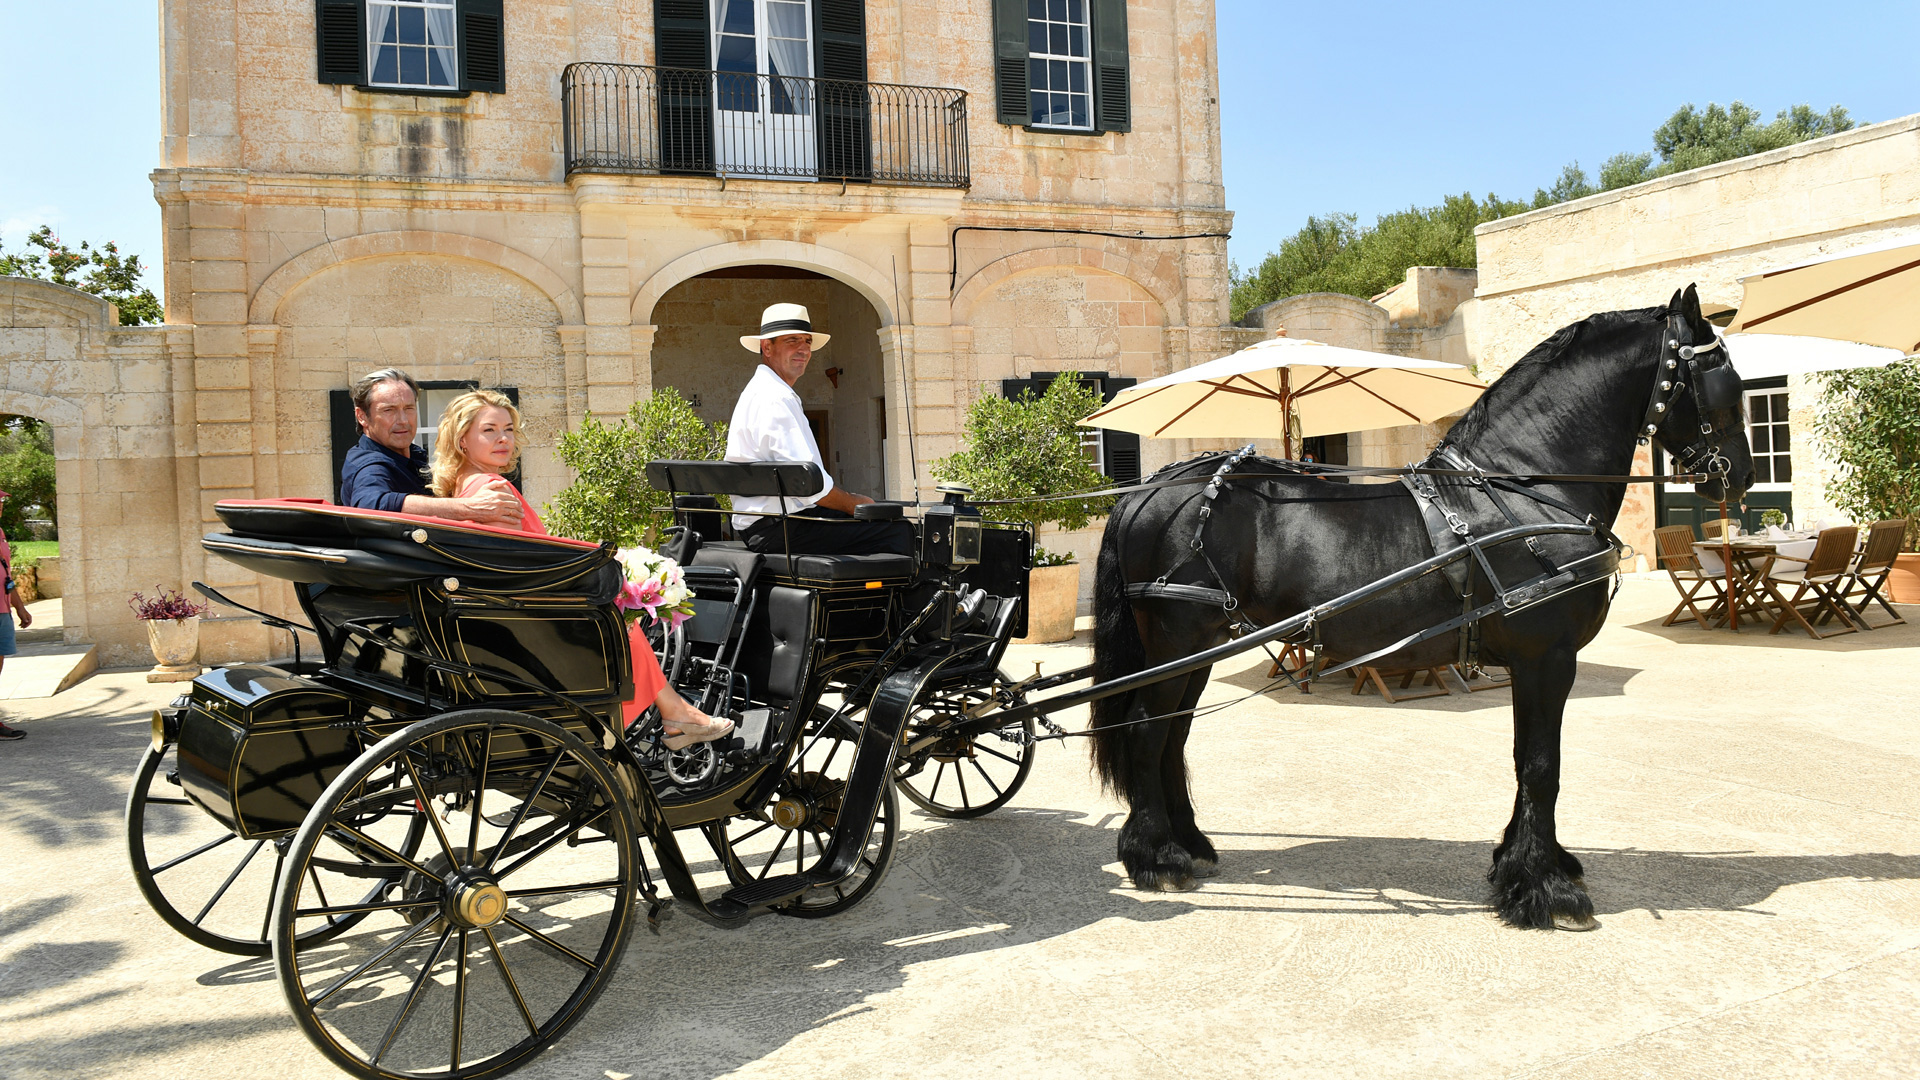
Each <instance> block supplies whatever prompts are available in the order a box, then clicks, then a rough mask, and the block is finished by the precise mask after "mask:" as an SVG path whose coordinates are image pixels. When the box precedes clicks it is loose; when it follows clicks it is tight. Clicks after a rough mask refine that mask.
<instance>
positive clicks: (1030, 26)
mask: <svg viewBox="0 0 1920 1080" xmlns="http://www.w3.org/2000/svg"><path fill="white" fill-rule="evenodd" d="M1035 2H1036V3H1037V2H1038V0H1035ZM1027 51H1028V52H1037V53H1043V52H1046V51H1047V24H1046V23H1044V22H1038V21H1029V22H1028V23H1027Z"/></svg>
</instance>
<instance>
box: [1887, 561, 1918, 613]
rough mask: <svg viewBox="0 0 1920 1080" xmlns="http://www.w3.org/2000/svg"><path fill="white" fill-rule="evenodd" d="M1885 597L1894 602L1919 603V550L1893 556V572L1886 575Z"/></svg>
mask: <svg viewBox="0 0 1920 1080" xmlns="http://www.w3.org/2000/svg"><path fill="white" fill-rule="evenodd" d="M1887 599H1889V600H1891V601H1893V602H1894V603H1896V604H1920V551H1908V552H1903V553H1901V554H1899V555H1895V556H1894V557H1893V572H1892V573H1890V574H1888V575H1887Z"/></svg>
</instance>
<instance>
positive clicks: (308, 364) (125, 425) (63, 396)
mask: <svg viewBox="0 0 1920 1080" xmlns="http://www.w3.org/2000/svg"><path fill="white" fill-rule="evenodd" d="M160 19H161V35H160V40H161V49H162V65H161V71H162V91H163V102H164V111H163V134H162V139H161V143H160V161H159V167H158V168H157V169H156V170H155V171H154V173H153V184H154V193H155V197H156V198H157V200H158V201H159V204H160V212H161V214H162V215H163V218H164V222H165V230H166V231H165V258H164V272H165V284H166V305H167V306H166V325H165V326H163V327H159V328H144V329H120V328H117V327H115V326H114V325H113V319H112V316H111V314H110V312H108V311H107V310H106V309H105V308H104V305H100V304H99V303H98V302H97V301H95V302H92V303H91V305H90V304H89V303H88V302H87V301H86V300H85V299H82V298H78V297H75V296H69V295H67V294H66V292H65V291H60V290H56V291H49V290H50V289H52V287H50V286H39V285H33V284H31V283H17V282H11V283H9V285H8V288H9V289H10V290H11V292H10V293H9V294H8V299H9V301H10V306H9V307H8V308H6V309H5V322H4V323H0V343H4V344H3V346H0V347H3V348H4V352H3V353H0V360H3V361H4V363H5V368H6V370H5V372H4V387H5V391H4V394H0V410H3V411H9V412H19V413H28V414H32V415H35V416H40V417H42V418H44V419H47V420H49V421H51V422H52V423H53V425H54V429H55V433H56V434H55V438H56V443H57V445H58V447H59V455H60V459H61V460H60V466H59V468H60V485H61V490H62V498H61V502H60V515H61V521H60V526H61V534H62V538H63V539H62V543H63V549H62V550H63V559H62V561H63V563H64V564H65V566H64V573H65V575H66V578H67V580H68V586H67V588H68V595H69V601H68V612H69V614H68V616H67V619H68V635H69V637H70V638H71V639H73V640H90V641H94V642H97V643H99V645H100V646H101V649H102V654H103V660H104V661H105V662H108V663H114V662H120V663H125V662H133V661H137V660H138V659H140V657H141V656H142V655H143V654H144V644H143V641H144V639H143V637H142V635H141V633H140V630H139V627H138V625H137V624H135V623H133V622H132V621H131V620H130V619H129V618H128V613H127V610H126V608H125V605H124V598H125V596H126V594H127V593H128V592H129V591H130V590H131V589H133V588H136V587H150V586H151V584H152V583H153V582H154V581H156V580H157V581H161V582H164V583H166V584H169V585H175V584H178V583H183V582H186V581H191V580H196V579H198V580H205V581H208V582H210V583H212V584H214V585H216V586H218V587H220V588H222V589H225V590H227V591H229V592H230V593H231V594H232V595H233V596H235V598H237V599H240V600H242V601H246V602H250V603H259V604H262V605H264V606H266V607H268V608H284V607H286V606H288V605H289V603H290V597H289V595H288V594H287V593H286V592H285V591H284V590H283V589H282V588H281V587H280V586H279V584H278V583H276V582H270V581H269V582H261V581H258V580H256V579H254V578H253V577H252V576H251V575H248V574H245V573H243V572H240V571H239V570H238V569H237V568H235V567H233V566H231V565H228V564H225V563H223V562H221V561H219V560H212V559H208V558H205V557H204V556H203V554H202V552H201V549H200V546H199V543H198V539H199V536H200V535H201V534H202V533H204V532H206V531H209V530H212V529H215V528H217V527H218V525H217V519H216V517H215V515H214V513H213V509H212V508H213V504H214V503H215V502H216V501H217V500H220V499H229V498H263V497H275V496H326V495H330V493H331V492H332V490H333V483H334V476H333V474H334V470H335V464H336V462H337V461H338V458H339V456H340V455H341V454H342V453H344V449H345V444H346V443H347V442H350V441H351V438H352V430H351V425H350V422H347V423H343V422H342V417H341V414H340V412H339V410H340V408H341V404H340V403H341V400H342V397H343V394H342V392H343V391H344V390H345V388H346V387H347V386H348V384H349V383H350V381H351V380H352V379H353V378H354V377H356V376H357V375H360V374H362V373H364V372H366V371H369V370H372V369H375V368H378V367H383V366H387V365H400V366H403V367H405V368H408V369H409V370H411V371H412V372H413V373H414V374H415V375H416V376H418V377H419V378H421V379H422V380H425V381H426V382H427V383H428V384H429V393H428V395H427V397H428V400H427V402H426V404H427V406H428V408H427V413H428V415H427V417H426V418H425V423H426V424H428V425H430V424H431V423H432V421H433V419H434V416H433V413H434V410H435V409H436V408H437V404H438V403H439V402H441V401H444V400H445V399H446V397H447V396H450V395H451V394H453V393H455V392H457V391H458V389H459V388H460V387H462V386H465V385H470V384H474V383H478V384H481V385H487V386H498V387H507V388H511V389H512V390H513V392H514V393H516V394H517V396H518V400H519V403H520V406H521V408H522V410H523V411H524V413H525V418H526V423H525V436H526V439H527V441H528V443H529V447H528V453H527V455H526V462H525V466H524V476H525V484H526V488H527V494H528V496H529V498H530V499H532V501H533V502H535V503H536V504H538V503H540V502H542V501H544V500H545V499H548V498H550V497H551V496H552V495H553V494H554V493H555V491H557V490H558V489H559V488H560V487H561V486H563V485H564V484H566V483H567V482H568V481H569V480H570V477H569V476H568V475H567V474H566V470H565V469H564V467H563V466H562V465H561V464H560V463H559V462H558V461H557V460H556V458H555V457H554V454H553V446H554V442H555V438H556V436H557V435H558V434H559V433H560V432H561V431H563V430H565V429H567V428H568V427H570V426H572V425H575V424H578V423H579V422H580V421H581V420H582V418H584V417H587V416H597V417H606V418H612V417H617V416H620V415H622V414H624V413H625V411H626V409H627V408H628V406H629V405H630V404H632V403H633V402H634V401H636V400H638V399H641V398H644V397H645V396H646V395H648V394H649V393H651V392H652V391H653V389H654V388H656V387H661V386H669V385H670V386H674V387H676V388H679V389H680V390H681V391H682V392H683V393H685V394H686V395H687V396H688V397H689V398H691V399H693V400H694V401H695V402H696V407H697V409H698V410H699V411H700V412H701V413H702V415H704V416H706V417H707V418H709V419H725V418H726V417H727V415H728V414H729V413H730V411H731V408H732V403H733V399H734V395H735V394H736V393H737V391H738V389H739V388H740V387H741V386H743V385H744V384H745V382H746V380H747V378H748V377H749V375H750V374H751V371H752V364H753V358H752V356H751V355H750V354H748V353H746V352H745V351H744V350H742V349H741V348H740V346H739V345H738V343H737V342H736V341H735V338H736V337H737V336H738V335H739V334H741V333H743V332H746V331H747V330H750V329H754V328H755V327H756V326H757V320H758V315H759V312H760V310H761V308H762V307H763V306H765V305H766V304H767V303H770V302H774V301H777V300H797V301H799V302H802V303H805V304H807V305H808V307H809V308H810V309H811V311H812V313H813V316H814V319H815V320H816V326H817V327H818V328H820V329H823V330H826V331H828V332H830V333H832V334H833V335H834V340H833V342H832V344H831V345H829V346H828V347H827V348H826V349H825V350H823V351H822V352H821V353H820V354H819V356H818V358H817V359H816V360H815V362H814V366H813V370H812V371H810V372H809V374H808V375H807V377H806V378H805V379H804V380H803V381H802V383H801V385H800V386H799V390H800V392H801V395H802V397H803V400H804V401H805V402H806V404H807V407H808V411H809V414H810V419H813V420H814V422H815V424H816V427H817V429H818V430H819V432H820V434H821V439H820V442H821V444H822V448H823V450H824V451H825V453H826V456H827V458H828V463H829V467H830V468H831V469H832V470H833V471H835V472H836V473H837V474H838V475H839V476H841V477H843V478H844V479H845V481H846V482H847V483H848V485H849V486H851V487H854V488H855V489H856V490H861V489H864V490H866V491H868V492H870V493H872V494H875V495H886V496H891V497H896V498H901V497H911V496H912V495H913V493H914V492H913V484H914V480H913V477H915V475H916V474H917V476H918V482H919V484H920V486H921V487H922V488H923V489H928V488H930V487H931V483H932V478H931V476H930V473H929V469H928V464H929V463H930V462H931V461H932V460H934V459H937V458H939V457H941V456H944V455H946V454H949V453H951V452H953V450H955V449H956V448H957V446H958V436H959V424H960V421H961V418H962V415H963V413H964V410H965V408H966V406H967V405H968V403H969V402H970V401H972V400H973V399H974V397H975V396H976V395H978V394H981V393H997V392H999V387H1000V384H1001V382H1002V381H1003V380H1012V379H1019V378H1023V377H1026V376H1028V375H1030V374H1031V373H1032V372H1034V371H1036V370H1037V371H1059V370H1066V369H1076V370H1081V371H1087V372H1093V373H1097V374H1100V375H1103V376H1105V377H1107V378H1108V379H1110V380H1117V379H1122V378H1128V379H1142V378H1150V377H1152V376H1154V375H1158V374H1164V373H1166V372H1169V371H1172V370H1177V369H1179V368H1183V367H1186V366H1188V365H1189V364H1190V363H1192V362H1194V361H1196V360H1204V359H1210V358H1211V357H1213V356H1215V355H1217V354H1218V352H1219V351H1220V349H1219V345H1220V341H1221V335H1222V333H1223V324H1224V323H1225V322H1226V294H1227V269H1226V268H1227V260H1226V242H1225V236H1224V234H1225V233H1226V232H1227V231H1228V227H1229V223H1230V215H1229V214H1228V213H1227V212H1226V210H1225V209H1224V206H1225V201H1224V192H1223V189H1222V184H1221V177H1220V145H1219V138H1220V127H1219V113H1218V105H1217V99H1218V88H1217V80H1216V77H1215V37H1214V34H1215V30H1214V12H1213V4H1212V2H1211V0H1046V2H1045V3H1042V2H1039V0H1033V2H1031V3H1030V2H1029V0H991V2H989V0H867V2H864V3H863V2H861V0H512V2H506V3H503V2H502V0H162V3H161V5H160ZM909 436H910V437H909ZM1185 449H1186V448H1185V447H1183V446H1178V445H1170V444H1164V443H1149V444H1148V445H1147V446H1146V447H1144V448H1142V450H1141V454H1140V456H1141V457H1144V459H1145V460H1144V461H1139V462H1137V463H1136V462H1135V461H1133V460H1129V459H1124V456H1123V458H1121V459H1111V460H1110V461H1109V465H1110V466H1111V467H1112V468H1116V469H1119V470H1121V471H1123V472H1124V471H1128V470H1132V469H1136V468H1139V467H1142V466H1144V467H1146V468H1152V467H1154V466H1155V465H1156V464H1158V463H1160V462H1161V461H1164V460H1167V459H1169V458H1170V457H1171V456H1172V455H1173V454H1175V453H1182V452H1184V451H1185ZM285 651H286V644H285V642H284V641H279V642H275V641H270V640H268V635H267V632H266V631H265V630H264V629H263V628H262V627H260V626H259V624H258V623H256V622H253V621H251V620H247V619H238V618H231V617H223V618H217V619H214V620H212V621H211V622H210V623H209V624H208V625H207V626H206V627H205V632H204V634H203V658H204V659H207V660H211V661H222V660H228V659H234V658H240V657H249V656H260V655H264V654H268V653H273V652H281V653H284V652H285Z"/></svg>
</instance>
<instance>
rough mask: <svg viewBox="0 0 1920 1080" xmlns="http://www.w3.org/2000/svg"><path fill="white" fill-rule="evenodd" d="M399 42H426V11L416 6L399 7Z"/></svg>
mask: <svg viewBox="0 0 1920 1080" xmlns="http://www.w3.org/2000/svg"><path fill="white" fill-rule="evenodd" d="M400 43H401V44H402V45H425V44H426V43H427V13H426V12H425V11H422V10H421V9H419V8H417V7H403V8H401V9H400ZM423 59H424V58H423ZM403 66H404V65H403ZM423 70H424V69H423Z"/></svg>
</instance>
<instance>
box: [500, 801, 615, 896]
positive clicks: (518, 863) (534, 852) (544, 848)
mask: <svg viewBox="0 0 1920 1080" xmlns="http://www.w3.org/2000/svg"><path fill="white" fill-rule="evenodd" d="M611 809H612V808H611V807H606V806H603V807H601V808H600V812H599V813H597V814H595V815H593V816H592V817H590V818H588V819H586V820H585V821H581V822H577V823H575V824H574V825H573V826H572V827H570V828H568V829H565V830H563V831H561V832H557V833H555V834H553V835H552V836H549V837H547V838H546V839H545V840H542V841H540V843H538V844H536V845H534V847H533V848H531V849H530V850H528V852H527V853H526V854H525V855H522V856H521V857H520V858H518V859H515V860H514V861H513V863H512V865H510V866H508V867H507V868H506V869H505V870H502V871H500V872H498V873H496V874H494V875H493V878H494V880H495V881H504V880H506V878H507V875H509V874H511V873H513V872H514V871H515V870H518V869H520V868H521V867H523V866H525V865H527V864H528V863H530V862H532V861H533V860H535V859H537V858H539V857H540V856H542V855H545V854H546V853H547V852H548V851H550V850H552V848H553V847H554V845H556V844H559V843H560V842H561V841H563V840H565V839H566V838H567V837H569V836H572V835H574V834H575V833H578V832H579V831H580V830H581V829H584V828H586V827H587V826H589V825H592V824H593V823H594V822H596V821H599V820H600V819H601V818H603V817H606V816H607V814H608V812H609V811H610V810H611Z"/></svg>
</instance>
